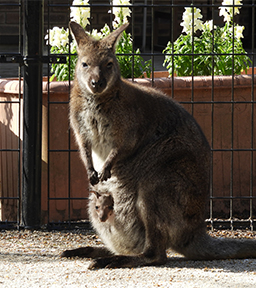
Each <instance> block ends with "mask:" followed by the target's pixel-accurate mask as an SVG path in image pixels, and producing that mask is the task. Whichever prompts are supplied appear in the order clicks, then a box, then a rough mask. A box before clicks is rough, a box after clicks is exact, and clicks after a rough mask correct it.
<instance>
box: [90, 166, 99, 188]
mask: <svg viewBox="0 0 256 288" xmlns="http://www.w3.org/2000/svg"><path fill="white" fill-rule="evenodd" d="M88 177H89V181H90V183H91V185H92V186H94V185H96V184H98V183H99V181H100V180H99V177H98V172H97V171H95V170H93V171H92V172H91V173H88Z"/></svg>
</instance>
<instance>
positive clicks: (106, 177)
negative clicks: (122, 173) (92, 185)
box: [99, 168, 111, 182]
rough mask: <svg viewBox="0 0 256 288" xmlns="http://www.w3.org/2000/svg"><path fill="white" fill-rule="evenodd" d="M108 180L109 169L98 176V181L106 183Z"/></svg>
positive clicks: (109, 175) (109, 176)
mask: <svg viewBox="0 0 256 288" xmlns="http://www.w3.org/2000/svg"><path fill="white" fill-rule="evenodd" d="M109 178H111V172H110V169H107V168H106V169H104V170H103V171H102V172H101V174H100V177H99V179H100V181H101V182H102V181H107V180H108V179H109Z"/></svg>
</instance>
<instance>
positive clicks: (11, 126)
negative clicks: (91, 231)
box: [0, 79, 88, 223]
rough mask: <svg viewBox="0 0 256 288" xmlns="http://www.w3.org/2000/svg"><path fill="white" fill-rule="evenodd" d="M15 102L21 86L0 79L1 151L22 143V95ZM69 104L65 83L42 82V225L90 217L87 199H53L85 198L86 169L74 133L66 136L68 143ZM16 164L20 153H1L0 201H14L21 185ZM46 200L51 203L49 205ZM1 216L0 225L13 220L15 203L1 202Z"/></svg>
mask: <svg viewBox="0 0 256 288" xmlns="http://www.w3.org/2000/svg"><path fill="white" fill-rule="evenodd" d="M48 91H49V98H48ZM21 92H22V82H21ZM18 97H19V81H18V80H17V79H0V101H8V103H2V104H0V124H1V126H0V139H1V140H0V149H18V141H19V138H20V140H21V142H22V128H21V132H20V134H19V108H20V111H21V115H20V119H22V110H23V108H22V105H23V100H22V95H21V99H20V104H19V103H17V101H19V98H18ZM68 101H69V86H68V83H66V82H52V83H50V85H49V86H48V82H47V81H44V82H43V98H42V104H43V105H42V115H43V118H42V124H43V125H42V126H43V127H42V130H43V131H42V199H41V203H42V223H47V222H48V220H49V222H51V221H53V222H56V221H65V220H69V219H71V220H78V219H86V218H88V215H87V200H81V199H77V200H71V201H70V202H69V201H68V200H61V199H59V200H57V199H55V200H54V198H68V197H70V198H85V197H87V196H88V181H87V174H86V170H85V168H84V166H83V164H82V163H81V160H80V158H79V154H78V152H76V150H77V147H76V145H75V144H74V139H73V135H72V133H70V139H69V120H68ZM48 121H49V124H48ZM21 123H22V120H21ZM48 128H49V133H48ZM48 134H49V137H48ZM48 143H49V153H48ZM69 148H70V149H71V151H72V152H70V153H69V152H68V150H69ZM17 163H18V152H7V151H6V152H1V153H0V182H1V183H0V197H17V193H18V188H17V187H18V180H19V169H18V166H17ZM69 172H70V179H69ZM48 175H49V177H48ZM48 187H49V195H48ZM69 188H70V189H69ZM48 196H49V199H51V200H49V202H48ZM48 205H49V207H48ZM0 211H1V215H0V220H3V221H4V220H5V219H8V221H16V219H17V218H16V213H17V202H16V200H11V199H6V200H1V202H0ZM48 211H49V218H48Z"/></svg>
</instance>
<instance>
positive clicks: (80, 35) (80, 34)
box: [69, 21, 93, 46]
mask: <svg viewBox="0 0 256 288" xmlns="http://www.w3.org/2000/svg"><path fill="white" fill-rule="evenodd" d="M69 28H70V30H71V32H72V34H73V36H74V38H75V40H76V43H77V45H78V46H81V45H85V44H88V43H89V42H91V41H93V38H92V37H91V36H89V35H88V34H87V33H85V31H84V28H83V27H82V26H81V25H79V24H78V23H76V22H74V21H71V22H70V23H69Z"/></svg>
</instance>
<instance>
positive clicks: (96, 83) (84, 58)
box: [69, 22, 129, 95]
mask: <svg viewBox="0 0 256 288" xmlns="http://www.w3.org/2000/svg"><path fill="white" fill-rule="evenodd" d="M128 25H129V24H124V25H122V26H121V27H119V28H118V29H117V30H115V31H113V32H112V33H111V34H109V35H108V36H106V37H105V38H103V39H101V40H95V39H94V38H92V37H91V36H90V35H88V34H87V33H86V32H85V31H84V29H83V28H82V27H81V26H80V25H79V24H77V23H76V22H70V24H69V26H70V29H71V32H72V34H73V36H74V37H75V40H76V42H77V52H78V60H77V64H76V75H75V77H76V80H77V81H78V85H79V87H80V89H81V90H82V91H84V92H85V93H86V94H93V95H99V94H102V93H105V92H107V90H109V89H111V88H112V87H114V85H115V83H116V82H117V81H118V80H119V79H120V69H119V65H118V62H117V59H116V56H115V45H116V43H117V41H118V38H119V36H120V35H121V33H122V32H123V31H124V30H125V29H126V27H127V26H128Z"/></svg>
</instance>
